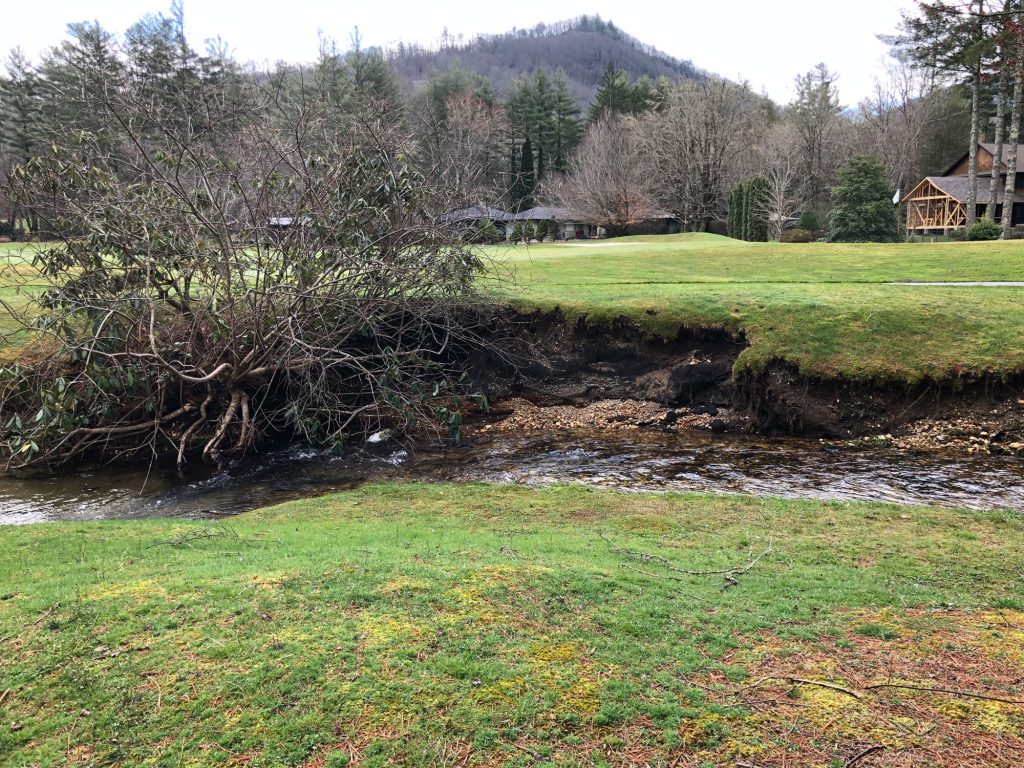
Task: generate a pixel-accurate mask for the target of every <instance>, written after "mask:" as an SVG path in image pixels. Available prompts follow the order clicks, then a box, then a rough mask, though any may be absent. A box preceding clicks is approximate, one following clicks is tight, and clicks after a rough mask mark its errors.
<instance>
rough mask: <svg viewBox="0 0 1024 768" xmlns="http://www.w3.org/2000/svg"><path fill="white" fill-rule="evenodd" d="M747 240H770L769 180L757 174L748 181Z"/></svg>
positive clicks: (761, 241) (760, 241) (757, 241)
mask: <svg viewBox="0 0 1024 768" xmlns="http://www.w3.org/2000/svg"><path fill="white" fill-rule="evenodd" d="M747 196H748V197H747V230H746V233H745V234H746V237H745V239H746V240H749V241H751V242H754V243H763V242H766V241H767V240H768V216H767V210H768V206H767V202H768V182H767V181H766V180H765V179H763V178H761V177H760V176H757V177H755V178H753V179H751V180H750V181H748V182H747Z"/></svg>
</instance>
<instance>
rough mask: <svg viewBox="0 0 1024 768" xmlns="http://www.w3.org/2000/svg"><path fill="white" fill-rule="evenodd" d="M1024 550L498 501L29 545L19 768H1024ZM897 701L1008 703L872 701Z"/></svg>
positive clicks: (649, 510) (9, 552)
mask: <svg viewBox="0 0 1024 768" xmlns="http://www.w3.org/2000/svg"><path fill="white" fill-rule="evenodd" d="M1022 534H1024V529H1022V520H1021V517H1020V516H1019V515H1017V514H1013V513H1000V512H991V513H967V512H955V511H949V510H940V509H933V508H923V507H918V508H912V507H897V506H892V505H885V504H849V503H823V502H798V501H780V500H772V499H754V498H750V497H711V496H701V495H670V494H667V495H659V496H647V495H640V494H623V493H616V492H609V491H603V492H601V491H591V490H587V489H583V488H579V487H565V486H563V487H554V488H548V489H544V490H530V489H526V488H522V487H512V486H501V485H496V486H489V485H479V484H467V485H435V486H424V485H391V484H384V485H374V486H367V487H364V488H362V489H359V490H357V491H351V492H347V493H342V494H338V495H335V496H330V497H325V498H319V499H311V500H306V501H300V502H294V503H291V504H286V505H283V506H279V507H273V508H269V509H265V510H261V511H257V512H254V513H250V514H246V515H242V516H240V517H238V518H234V519H232V520H230V521H219V522H218V521H205V522H197V521H184V520H138V521H131V522H121V523H114V522H111V523H86V524H64V523H55V524H49V525H33V526H24V527H14V528H10V529H7V530H5V531H4V532H3V536H2V537H0V583H2V584H3V585H4V587H3V593H2V594H0V637H3V638H4V642H5V643H6V648H7V649H8V652H6V653H4V654H2V655H0V680H3V684H2V686H0V693H2V691H3V689H7V688H10V693H9V694H8V695H7V696H8V700H7V701H6V705H5V706H6V708H5V709H4V719H5V724H4V726H5V727H4V728H2V729H0V762H3V763H4V764H10V765H28V764H31V763H38V764H40V765H70V764H82V765H111V764H114V765H125V766H127V765H139V766H142V765H152V766H166V765H178V764H180V765H190V766H222V765H251V766H282V765H291V766H307V767H308V768H314V767H322V766H325V765H326V766H331V767H335V768H336V767H337V766H344V765H348V764H358V765H364V766H385V765H404V766H424V767H426V766H442V765H446V766H508V767H509V768H527V766H555V765H558V766H585V765H586V766H636V768H640V767H641V766H655V765H658V766H665V765H686V766H698V765H700V766H719V765H729V766H732V765H735V764H737V763H738V762H747V763H752V764H755V765H773V766H774V765H821V766H828V765H842V764H843V761H844V760H846V759H848V758H849V757H851V756H852V755H855V754H856V753H857V752H858V751H859V750H861V749H863V748H864V747H866V746H868V745H871V744H883V745H885V747H886V749H887V750H889V753H887V757H888V756H889V755H891V756H892V759H894V760H897V761H899V760H902V761H903V762H895V763H891V764H893V765H908V766H909V765H925V764H927V765H934V766H946V765H948V766H953V765H961V764H962V763H960V762H959V757H962V756H963V755H964V754H968V753H971V751H972V750H973V749H974V747H976V745H977V744H979V743H984V744H985V745H986V749H987V750H988V751H987V753H986V754H987V755H988V756H989V761H988V762H987V765H992V766H1007V768H1008V767H1009V766H1011V765H1017V764H1019V763H1018V762H1015V761H1017V760H1018V758H1019V755H1020V752H1019V750H1020V749H1021V748H1024V742H1022V741H1021V737H1020V734H1021V729H1022V727H1024V710H1022V709H1021V707H1020V706H1019V705H1015V704H1011V703H1005V702H1003V701H998V700H997V699H1005V700H1016V699H1022V698H1024V691H1022V690H1021V687H1020V680H1021V676H1022V675H1024V612H1022V611H1024V604H1022V603H1021V593H1020V579H1019V576H1020V574H1021V572H1022V571H1024V551H1022V549H1021V547H1020V546H1019V543H1018V542H1019V541H1020V540H1021V535H1022ZM657 558H664V560H658V559H657ZM673 568H675V569H689V570H691V571H695V572H707V573H685V572H683V571H681V570H672V569H673ZM723 571H726V573H723ZM796 680H803V681H811V682H803V683H801V682H795V681H796ZM894 682H895V683H906V684H907V685H917V686H918V687H927V688H944V689H958V690H961V691H966V692H968V693H977V694H979V695H984V696H988V697H990V698H988V699H979V698H970V697H964V696H956V695H950V694H948V693H929V692H927V691H921V690H914V689H912V688H911V689H899V688H885V687H883V688H876V689H873V688H871V687H870V686H872V685H876V684H880V683H881V684H887V683H894ZM827 686H832V687H827ZM835 686H838V687H839V688H838V689H837V688H836V687H835ZM840 689H845V690H847V691H852V692H853V693H852V694H851V693H849V692H847V693H844V692H843V690H840ZM964 750H967V752H965V751H964ZM702 761H703V762H702ZM833 761H838V762H833ZM879 764H882V763H879ZM885 764H890V763H885Z"/></svg>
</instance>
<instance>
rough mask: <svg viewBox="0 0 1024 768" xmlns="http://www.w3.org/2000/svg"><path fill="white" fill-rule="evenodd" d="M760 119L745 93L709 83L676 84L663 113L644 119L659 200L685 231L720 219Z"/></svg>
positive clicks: (713, 81) (713, 80)
mask: <svg viewBox="0 0 1024 768" xmlns="http://www.w3.org/2000/svg"><path fill="white" fill-rule="evenodd" d="M762 117H763V115H762V110H761V109H760V107H759V104H758V102H757V99H756V98H755V97H754V95H753V94H752V93H751V92H750V91H749V89H747V88H746V87H743V86H738V85H735V84H734V83H730V82H728V81H727V80H722V79H719V78H707V79H705V80H702V81H700V82H684V83H680V84H679V85H678V86H676V88H675V89H673V90H672V92H671V93H670V95H669V97H668V101H667V104H666V105H665V108H664V109H663V110H661V111H658V112H653V113H651V114H650V115H648V116H647V117H646V118H645V120H644V134H645V139H646V142H647V149H648V159H649V162H650V175H651V179H652V181H653V184H654V185H655V191H656V194H657V199H658V201H659V202H660V203H661V204H662V205H663V206H664V207H665V208H667V209H668V210H670V211H671V212H673V213H675V214H676V215H677V216H678V217H679V218H680V220H681V221H682V222H683V225H684V226H685V227H686V228H687V229H694V230H698V231H703V230H705V229H706V228H707V224H708V222H709V221H711V220H712V219H714V218H717V217H720V216H721V215H722V213H723V209H724V207H725V196H726V193H727V191H728V186H729V181H730V177H731V176H732V173H731V170H732V168H733V166H734V165H735V164H736V161H737V159H738V158H739V156H740V154H741V153H742V152H744V151H745V150H746V149H747V148H748V147H749V146H750V145H751V144H753V143H754V137H755V127H758V128H759V127H760V125H761V123H762V122H763V120H762Z"/></svg>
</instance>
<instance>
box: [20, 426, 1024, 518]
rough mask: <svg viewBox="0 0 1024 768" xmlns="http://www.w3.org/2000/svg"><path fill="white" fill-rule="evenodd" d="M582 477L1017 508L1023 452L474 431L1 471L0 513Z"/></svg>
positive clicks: (122, 510)
mask: <svg viewBox="0 0 1024 768" xmlns="http://www.w3.org/2000/svg"><path fill="white" fill-rule="evenodd" d="M385 479H396V480H421V481H493V482H512V483H523V484H527V485H545V484H551V483H563V482H569V483H583V484H586V485H591V486H599V487H607V488H619V489H623V490H629V491H707V492H714V493H749V494H756V495H760V496H780V497H787V498H812V499H850V500H869V501H888V502H897V503H905V504H937V505H943V506H951V507H966V508H972V509H992V508H1010V509H1017V510H1021V511H1024V460H1022V459H1020V458H1013V457H1008V456H988V455H984V456H982V455H974V456H961V455H941V454H914V453H908V452H901V451H896V450H894V449H887V448H865V447H848V446H833V445H829V444H826V443H822V442H818V441H811V440H797V439H791V438H765V437H756V436H736V435H713V434H708V433H703V432H691V433H681V434H674V433H661V432H654V431H643V430H630V431H613V432H595V431H578V432H577V431H573V432H558V433H530V432H518V433H511V434H505V433H500V432H495V433H476V434H473V435H472V436H471V437H470V438H469V439H468V440H467V441H466V443H464V444H463V445H460V446H454V447H450V448H446V449H439V448H436V447H435V448H419V449H418V450H416V451H415V452H412V451H409V450H407V449H405V448H403V447H401V446H399V445H397V444H395V443H388V442H384V443H379V444H376V445H367V446H366V447H365V448H363V449H360V450H358V451H355V452H353V453H350V454H349V455H346V456H332V455H331V454H329V453H326V452H323V451H317V450H312V449H308V448H297V447H292V448H288V449H284V450H281V451H277V452H273V453H269V454H266V455H264V456H262V457H260V458H258V459H254V460H249V461H246V462H241V463H239V464H238V465H236V466H233V467H231V468H229V469H227V470H225V471H222V472H212V471H210V470H196V471H193V472H192V473H189V474H179V473H178V472H176V471H174V470H157V469H154V470H153V471H152V472H150V473H148V475H147V472H146V471H145V470H135V471H133V470H126V469H124V468H117V469H108V468H100V469H91V470H85V471H78V472H73V473H66V474H64V475H63V476H61V477H50V478H35V479H33V478H0V523H7V524H11V523H28V522H39V521H48V520H93V519H102V518H137V517H216V516H220V515H231V514H236V513H239V512H244V511H247V510H250V509H255V508H257V507H261V506H266V505H268V504H273V503H276V502H281V501H287V500H289V499H297V498H303V497H307V496H311V495H316V494H321V493H327V492H330V491H337V490H344V489H347V488H352V487H355V486H356V485H358V484H360V483H362V482H366V481H372V480H385Z"/></svg>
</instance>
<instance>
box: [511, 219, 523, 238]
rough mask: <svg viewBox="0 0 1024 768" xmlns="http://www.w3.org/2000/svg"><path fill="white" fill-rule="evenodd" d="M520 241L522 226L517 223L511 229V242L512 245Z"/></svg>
mask: <svg viewBox="0 0 1024 768" xmlns="http://www.w3.org/2000/svg"><path fill="white" fill-rule="evenodd" d="M522 239H523V225H522V224H520V223H519V222H518V221H517V222H516V223H515V226H514V227H512V242H513V243H518V242H521V241H522Z"/></svg>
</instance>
